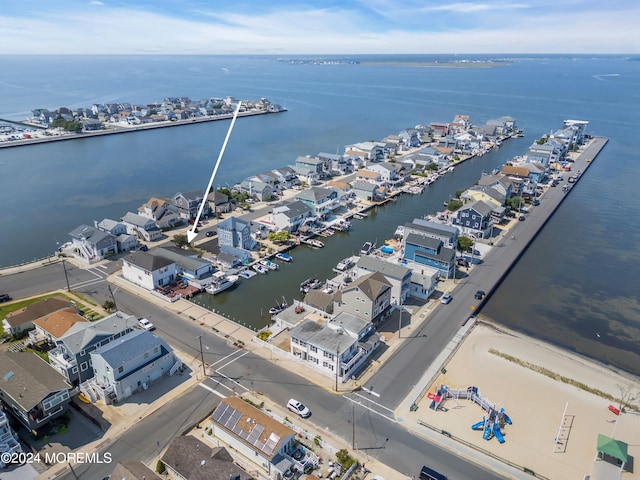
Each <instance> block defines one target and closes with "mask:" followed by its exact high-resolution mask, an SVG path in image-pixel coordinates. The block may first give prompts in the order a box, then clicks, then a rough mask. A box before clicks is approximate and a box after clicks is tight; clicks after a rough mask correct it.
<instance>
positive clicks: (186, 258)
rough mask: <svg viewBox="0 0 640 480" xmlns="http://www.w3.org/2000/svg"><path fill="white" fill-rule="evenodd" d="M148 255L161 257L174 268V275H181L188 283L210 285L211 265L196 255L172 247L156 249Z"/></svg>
mask: <svg viewBox="0 0 640 480" xmlns="http://www.w3.org/2000/svg"><path fill="white" fill-rule="evenodd" d="M149 254H151V255H153V256H154V257H162V258H164V259H166V260H168V261H170V262H173V263H174V264H175V266H176V275H181V276H182V277H183V278H186V279H187V280H188V281H193V282H195V283H197V284H198V285H200V286H202V287H205V286H207V285H208V284H209V283H211V275H213V271H214V270H215V269H214V267H213V264H212V263H211V262H210V261H208V260H205V259H203V258H199V257H198V255H197V254H196V253H193V252H191V251H189V250H184V249H182V248H178V247H176V246H173V245H167V246H165V247H157V248H152V249H151V250H149Z"/></svg>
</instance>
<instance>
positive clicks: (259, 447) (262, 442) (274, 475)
mask: <svg viewBox="0 0 640 480" xmlns="http://www.w3.org/2000/svg"><path fill="white" fill-rule="evenodd" d="M211 430H212V435H213V436H214V437H216V438H218V439H220V441H221V442H222V443H224V444H226V445H228V446H229V447H230V448H232V449H233V450H234V451H236V452H237V453H238V454H240V455H242V456H243V457H244V458H245V459H247V460H248V461H250V462H251V463H252V464H253V465H255V466H256V467H258V468H259V471H260V472H262V474H263V475H266V476H267V477H268V478H270V479H273V480H276V479H280V478H283V477H284V474H285V472H287V471H288V470H289V468H290V467H291V466H292V465H294V464H295V463H296V461H295V459H293V458H292V457H291V455H292V454H293V451H294V450H295V449H296V444H295V440H296V432H295V431H293V430H292V429H290V428H289V427H287V426H285V425H283V424H282V423H280V422H278V421H276V420H275V419H273V418H271V417H269V416H268V415H267V414H265V413H264V412H262V411H261V410H258V409H257V408H255V407H253V406H251V405H249V404H248V403H247V402H245V401H244V400H243V399H242V398H240V397H227V398H223V399H222V400H221V401H220V403H219V404H218V406H217V407H216V408H215V410H214V411H213V414H212V415H211Z"/></svg>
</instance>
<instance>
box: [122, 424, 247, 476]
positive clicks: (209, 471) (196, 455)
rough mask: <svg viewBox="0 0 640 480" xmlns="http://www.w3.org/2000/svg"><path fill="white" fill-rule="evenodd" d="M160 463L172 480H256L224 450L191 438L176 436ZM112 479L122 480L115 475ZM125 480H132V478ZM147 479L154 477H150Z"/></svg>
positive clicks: (188, 436)
mask: <svg viewBox="0 0 640 480" xmlns="http://www.w3.org/2000/svg"><path fill="white" fill-rule="evenodd" d="M161 461H162V463H163V464H164V466H165V467H166V469H167V472H168V475H169V478H170V479H189V480H253V478H254V477H253V476H252V475H249V474H248V473H247V472H245V471H244V470H243V469H242V468H240V467H239V466H238V465H237V464H236V463H235V462H234V459H233V457H232V456H231V454H230V453H229V452H228V451H227V449H226V448H225V447H214V448H211V447H210V446H209V445H207V444H206V443H203V442H201V441H200V440H199V439H198V438H196V437H194V436H192V435H183V436H180V437H174V438H173V440H171V443H170V444H169V446H168V447H167V450H166V451H165V452H164V454H163V455H162V458H161ZM154 475H155V474H154ZM112 478H116V479H120V477H114V476H113V475H112ZM158 478H159V477H158ZM126 480H129V477H127V478H126ZM148 480H151V478H150V477H149V479H148Z"/></svg>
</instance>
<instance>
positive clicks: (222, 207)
mask: <svg viewBox="0 0 640 480" xmlns="http://www.w3.org/2000/svg"><path fill="white" fill-rule="evenodd" d="M207 201H208V202H209V209H210V210H211V211H212V212H213V213H214V214H215V215H217V216H220V215H222V214H223V213H229V212H232V211H233V210H234V209H235V207H236V203H235V200H234V199H232V198H230V197H229V195H226V194H224V193H222V192H219V191H217V190H216V191H213V192H211V193H210V194H209V195H207Z"/></svg>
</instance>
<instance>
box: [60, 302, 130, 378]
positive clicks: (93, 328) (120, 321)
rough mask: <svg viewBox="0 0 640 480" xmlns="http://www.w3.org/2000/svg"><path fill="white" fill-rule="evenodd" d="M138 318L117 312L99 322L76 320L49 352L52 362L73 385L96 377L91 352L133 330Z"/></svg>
mask: <svg viewBox="0 0 640 480" xmlns="http://www.w3.org/2000/svg"><path fill="white" fill-rule="evenodd" d="M137 323H138V320H137V319H136V318H135V317H133V316H131V315H127V314H125V313H122V312H116V313H113V314H111V315H109V316H108V317H105V318H103V319H102V320H98V321H96V322H78V323H75V324H74V325H73V326H72V327H71V328H69V330H67V333H66V334H65V335H63V336H62V337H60V338H59V339H58V340H57V341H56V348H54V349H53V350H50V351H49V363H50V364H51V366H52V367H53V368H55V369H56V370H58V371H59V372H60V373H61V374H62V375H63V376H64V377H65V378H66V379H67V381H68V382H69V383H70V384H71V385H78V384H79V383H82V382H84V381H85V380H88V379H89V378H91V377H93V368H92V367H91V356H90V354H91V352H92V351H94V350H95V349H97V348H99V347H101V346H103V345H106V344H108V343H109V342H112V341H114V340H116V339H118V338H120V337H122V336H123V335H126V334H127V333H129V332H131V331H132V330H133V328H134V326H135V325H137Z"/></svg>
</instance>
